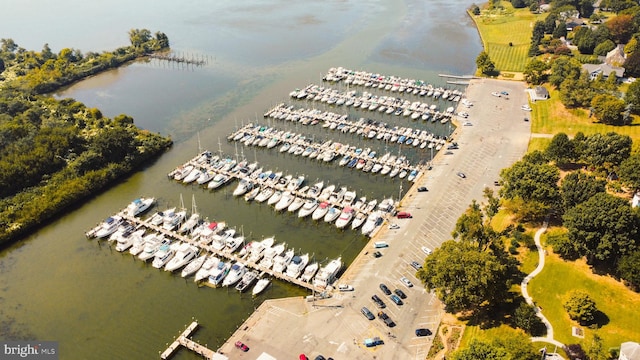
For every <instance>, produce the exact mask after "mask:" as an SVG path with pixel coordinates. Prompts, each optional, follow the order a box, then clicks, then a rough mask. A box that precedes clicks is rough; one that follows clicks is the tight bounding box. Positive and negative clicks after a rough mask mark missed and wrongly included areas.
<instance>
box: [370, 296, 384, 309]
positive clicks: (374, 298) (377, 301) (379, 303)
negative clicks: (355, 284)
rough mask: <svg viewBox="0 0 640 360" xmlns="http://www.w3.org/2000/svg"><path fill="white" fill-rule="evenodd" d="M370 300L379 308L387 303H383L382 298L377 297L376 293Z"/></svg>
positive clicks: (382, 307)
mask: <svg viewBox="0 0 640 360" xmlns="http://www.w3.org/2000/svg"><path fill="white" fill-rule="evenodd" d="M371 300H373V302H374V303H376V306H378V307H379V308H380V309H384V308H386V307H387V305H386V304H385V303H384V301H382V299H380V298H379V297H378V295H373V296H372V297H371Z"/></svg>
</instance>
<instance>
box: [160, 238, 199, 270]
mask: <svg viewBox="0 0 640 360" xmlns="http://www.w3.org/2000/svg"><path fill="white" fill-rule="evenodd" d="M197 255H198V248H197V247H195V246H193V245H191V244H189V243H182V244H181V245H180V247H179V248H178V250H177V251H176V253H175V256H173V258H171V260H170V261H169V262H168V263H167V264H166V265H165V266H164V269H165V270H166V271H176V270H178V269H180V268H181V267H183V266H185V265H187V264H188V263H189V262H190V261H191V260H193V258H195V257H196V256H197Z"/></svg>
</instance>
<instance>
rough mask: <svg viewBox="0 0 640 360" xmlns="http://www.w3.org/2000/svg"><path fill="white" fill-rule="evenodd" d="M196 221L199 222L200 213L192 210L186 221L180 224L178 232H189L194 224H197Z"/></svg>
mask: <svg viewBox="0 0 640 360" xmlns="http://www.w3.org/2000/svg"><path fill="white" fill-rule="evenodd" d="M198 222H200V214H198V213H197V212H194V213H193V214H191V216H189V218H188V219H187V221H185V222H184V224H182V226H180V229H178V232H179V233H181V234H182V233H186V232H191V231H193V229H194V228H195V227H196V226H198Z"/></svg>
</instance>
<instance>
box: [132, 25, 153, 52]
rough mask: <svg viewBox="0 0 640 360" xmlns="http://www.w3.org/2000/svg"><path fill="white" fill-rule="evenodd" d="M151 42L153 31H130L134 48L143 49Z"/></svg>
mask: <svg viewBox="0 0 640 360" xmlns="http://www.w3.org/2000/svg"><path fill="white" fill-rule="evenodd" d="M149 40H151V31H149V30H147V29H131V30H129V41H130V42H131V45H132V46H133V47H136V48H139V47H142V46H143V45H144V44H145V43H147V42H148V41H149Z"/></svg>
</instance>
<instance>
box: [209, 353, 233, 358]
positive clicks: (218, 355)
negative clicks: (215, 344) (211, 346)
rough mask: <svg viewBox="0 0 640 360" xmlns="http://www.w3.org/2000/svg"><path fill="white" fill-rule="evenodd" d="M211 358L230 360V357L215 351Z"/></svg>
mask: <svg viewBox="0 0 640 360" xmlns="http://www.w3.org/2000/svg"><path fill="white" fill-rule="evenodd" d="M211 360H229V358H228V357H226V356H225V355H222V354H220V353H213V356H212V357H211Z"/></svg>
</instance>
